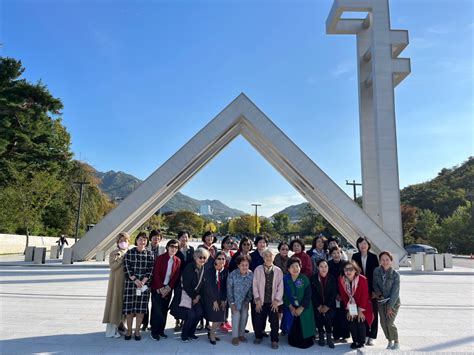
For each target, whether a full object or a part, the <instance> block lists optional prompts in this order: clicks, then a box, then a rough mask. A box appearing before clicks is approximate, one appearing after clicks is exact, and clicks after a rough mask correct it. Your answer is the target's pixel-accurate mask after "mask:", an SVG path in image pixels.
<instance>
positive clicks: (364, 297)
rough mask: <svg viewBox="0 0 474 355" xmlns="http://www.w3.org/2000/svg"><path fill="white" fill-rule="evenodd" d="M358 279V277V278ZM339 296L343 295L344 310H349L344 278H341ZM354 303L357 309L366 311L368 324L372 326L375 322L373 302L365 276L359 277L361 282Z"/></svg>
mask: <svg viewBox="0 0 474 355" xmlns="http://www.w3.org/2000/svg"><path fill="white" fill-rule="evenodd" d="M356 277H357V276H356ZM337 283H338V285H339V294H340V295H341V300H342V303H343V304H344V308H345V309H346V310H347V304H348V303H349V295H348V294H347V291H346V286H345V284H344V276H339V280H338V282H337ZM354 301H355V303H356V304H357V307H359V308H362V309H364V311H363V313H364V316H365V320H366V321H367V324H368V325H369V327H370V325H371V324H372V322H373V321H374V313H373V312H372V302H371V300H370V297H369V284H368V283H367V278H366V277H365V276H362V275H359V282H358V285H357V288H356V290H355V293H354Z"/></svg>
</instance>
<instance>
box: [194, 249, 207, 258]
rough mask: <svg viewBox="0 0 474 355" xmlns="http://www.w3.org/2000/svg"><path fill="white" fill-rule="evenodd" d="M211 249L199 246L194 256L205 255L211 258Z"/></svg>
mask: <svg viewBox="0 0 474 355" xmlns="http://www.w3.org/2000/svg"><path fill="white" fill-rule="evenodd" d="M209 255H210V254H209V251H208V250H207V249H204V248H197V249H196V250H195V251H194V254H193V256H194V258H195V259H196V258H197V257H198V256H205V257H206V259H209Z"/></svg>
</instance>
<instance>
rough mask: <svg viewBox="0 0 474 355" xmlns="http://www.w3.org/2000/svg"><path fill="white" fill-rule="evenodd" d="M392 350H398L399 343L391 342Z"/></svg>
mask: <svg viewBox="0 0 474 355" xmlns="http://www.w3.org/2000/svg"><path fill="white" fill-rule="evenodd" d="M392 350H400V344H399V343H393V346H392Z"/></svg>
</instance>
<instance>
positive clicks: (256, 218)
mask: <svg viewBox="0 0 474 355" xmlns="http://www.w3.org/2000/svg"><path fill="white" fill-rule="evenodd" d="M252 206H255V236H257V225H258V208H259V207H260V206H261V204H259V203H252Z"/></svg>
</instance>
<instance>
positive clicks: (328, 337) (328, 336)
mask: <svg viewBox="0 0 474 355" xmlns="http://www.w3.org/2000/svg"><path fill="white" fill-rule="evenodd" d="M326 342H327V344H328V346H329V347H330V348H331V349H334V340H333V339H332V333H326Z"/></svg>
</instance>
